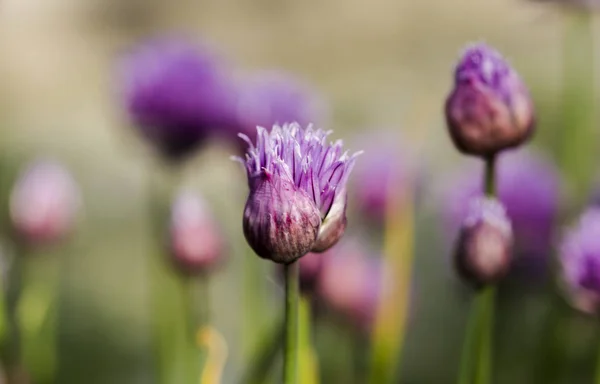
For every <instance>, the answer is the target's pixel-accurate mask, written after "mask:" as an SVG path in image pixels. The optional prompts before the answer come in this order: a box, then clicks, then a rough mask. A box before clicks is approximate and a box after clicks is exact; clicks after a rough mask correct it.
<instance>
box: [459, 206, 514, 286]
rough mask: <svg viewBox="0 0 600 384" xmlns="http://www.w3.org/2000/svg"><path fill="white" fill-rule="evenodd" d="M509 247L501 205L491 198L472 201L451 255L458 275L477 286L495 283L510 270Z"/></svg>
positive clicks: (507, 224)
mask: <svg viewBox="0 0 600 384" xmlns="http://www.w3.org/2000/svg"><path fill="white" fill-rule="evenodd" d="M512 244H513V236H512V228H511V224H510V221H509V219H508V216H507V215H506V210H505V209H504V207H503V206H502V204H500V202H498V201H497V200H495V199H492V198H483V197H481V198H477V199H474V200H472V201H471V204H470V206H469V211H468V215H467V217H466V219H465V220H464V222H463V225H462V228H461V231H460V235H459V238H458V242H457V245H456V250H455V253H454V261H455V263H456V267H457V270H458V273H459V274H460V275H461V277H462V278H464V279H466V280H467V281H469V282H472V283H474V284H476V285H483V284H488V283H494V282H497V281H498V280H499V279H501V278H502V277H503V276H504V275H506V273H507V272H508V270H509V268H510V264H511V261H512Z"/></svg>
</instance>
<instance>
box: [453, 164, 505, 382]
mask: <svg viewBox="0 0 600 384" xmlns="http://www.w3.org/2000/svg"><path fill="white" fill-rule="evenodd" d="M483 189H484V191H485V194H486V195H487V196H489V197H493V196H495V195H496V157H495V156H490V157H488V158H486V159H485V174H484V180H483ZM495 291H496V287H494V286H487V287H484V288H483V289H481V290H480V291H479V292H477V294H476V296H475V298H474V301H473V304H472V308H471V313H470V315H469V322H468V324H467V330H466V336H465V342H464V345H463V351H462V355H461V362H460V370H459V374H458V384H473V383H476V384H489V383H491V381H492V350H493V328H494V321H493V319H494V305H495V303H494V297H495Z"/></svg>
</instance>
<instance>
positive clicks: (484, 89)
mask: <svg viewBox="0 0 600 384" xmlns="http://www.w3.org/2000/svg"><path fill="white" fill-rule="evenodd" d="M446 121H447V123H448V128H449V131H450V136H451V137H452V140H453V141H454V144H455V145H456V147H457V148H458V150H460V151H461V152H463V153H466V154H471V155H477V156H492V155H494V154H496V153H497V152H499V151H501V150H503V149H506V148H511V147H515V146H518V145H519V144H521V143H523V142H524V141H525V140H527V139H528V138H529V137H530V136H531V134H532V132H533V128H534V111H533V103H532V101H531V97H530V95H529V92H528V90H527V88H526V87H525V84H524V83H523V81H522V80H521V78H520V77H519V75H518V74H517V72H516V71H515V70H514V69H513V68H512V67H511V66H510V65H509V64H508V62H507V61H506V60H505V59H504V58H503V57H502V56H501V55H500V53H498V52H497V51H496V50H494V49H492V48H490V47H489V46H487V45H485V44H482V43H479V44H474V45H472V46H469V47H467V49H466V50H465V51H464V53H463V55H462V57H461V59H460V61H459V62H458V65H457V66H456V70H455V72H454V89H453V90H452V92H451V93H450V95H449V96H448V99H447V101H446Z"/></svg>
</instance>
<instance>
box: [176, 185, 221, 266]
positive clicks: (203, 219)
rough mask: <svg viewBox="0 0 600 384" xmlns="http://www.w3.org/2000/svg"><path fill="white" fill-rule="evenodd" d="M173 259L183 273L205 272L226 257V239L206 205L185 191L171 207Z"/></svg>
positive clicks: (197, 197)
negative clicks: (224, 246) (224, 241)
mask: <svg viewBox="0 0 600 384" xmlns="http://www.w3.org/2000/svg"><path fill="white" fill-rule="evenodd" d="M169 243H170V249H171V260H172V261H173V264H174V265H175V267H176V268H177V269H178V270H179V271H181V272H182V273H184V274H188V275H192V274H197V273H204V272H207V271H208V270H210V269H211V268H212V267H214V266H215V265H216V264H217V263H218V262H219V261H221V260H222V258H223V255H224V253H223V239H222V237H221V233H220V231H219V229H218V227H217V225H216V223H215V221H214V218H213V217H212V215H211V214H210V212H209V210H208V207H207V206H206V204H205V202H204V201H203V200H202V199H201V198H200V197H199V196H197V195H195V194H192V193H191V192H182V193H180V194H179V196H178V197H177V198H176V200H175V202H174V203H173V206H172V207H171V226H170V239H169Z"/></svg>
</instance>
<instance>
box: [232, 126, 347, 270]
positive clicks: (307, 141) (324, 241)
mask: <svg viewBox="0 0 600 384" xmlns="http://www.w3.org/2000/svg"><path fill="white" fill-rule="evenodd" d="M328 134H329V132H324V131H322V130H320V129H318V130H314V129H313V128H312V126H308V127H307V128H306V129H303V128H301V127H300V126H299V125H298V124H296V123H293V124H286V125H283V126H282V127H280V126H278V125H275V126H273V129H272V130H271V132H268V131H267V130H266V129H264V128H261V127H258V135H257V140H256V146H254V144H252V142H251V141H250V139H249V138H248V137H247V136H246V135H243V134H240V137H242V138H243V139H244V140H245V141H246V142H247V143H248V144H249V146H250V148H249V150H248V152H247V154H246V159H241V158H236V160H238V161H240V162H241V163H242V164H243V165H244V166H245V168H246V174H247V177H248V184H249V187H250V194H249V196H248V200H247V202H246V208H245V209H244V221H243V225H244V234H245V235H246V240H248V243H249V244H250V246H251V247H252V249H254V251H255V252H256V253H257V254H258V255H259V256H260V257H263V258H266V259H270V260H273V261H275V262H277V263H283V264H288V263H292V262H294V261H295V260H297V259H298V258H299V257H302V256H304V255H305V254H307V253H308V252H310V251H319V252H322V251H325V250H326V249H328V248H329V247H331V246H332V245H333V244H335V243H336V242H337V241H338V240H339V238H340V237H341V236H342V234H343V232H344V229H345V227H346V215H345V210H346V182H347V179H348V175H349V173H350V171H351V170H352V167H353V165H354V161H355V158H356V156H357V155H358V153H356V154H354V155H352V156H348V154H347V153H342V143H341V141H339V140H338V141H337V142H335V143H330V144H327V143H326V139H327V135H328Z"/></svg>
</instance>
